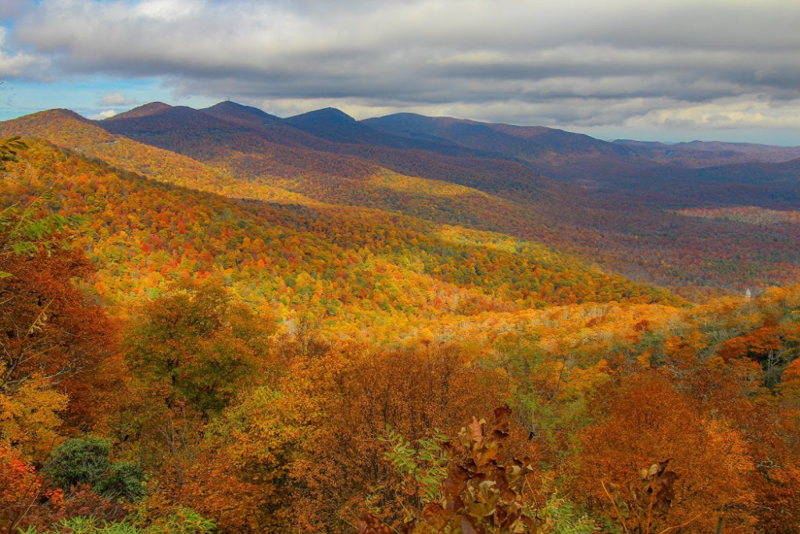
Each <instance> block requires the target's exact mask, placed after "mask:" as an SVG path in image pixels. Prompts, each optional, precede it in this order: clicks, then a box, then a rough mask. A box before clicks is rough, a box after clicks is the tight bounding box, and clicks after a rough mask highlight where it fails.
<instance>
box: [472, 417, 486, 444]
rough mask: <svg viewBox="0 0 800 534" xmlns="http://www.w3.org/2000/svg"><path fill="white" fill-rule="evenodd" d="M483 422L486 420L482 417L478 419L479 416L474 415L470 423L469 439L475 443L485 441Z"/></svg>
mask: <svg viewBox="0 0 800 534" xmlns="http://www.w3.org/2000/svg"><path fill="white" fill-rule="evenodd" d="M483 424H485V421H484V420H483V419H481V420H480V421H478V418H477V417H474V416H473V417H472V423H471V424H470V425H469V427H468V428H469V439H470V441H472V442H473V443H480V442H481V441H483Z"/></svg>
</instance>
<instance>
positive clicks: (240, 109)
mask: <svg viewBox="0 0 800 534" xmlns="http://www.w3.org/2000/svg"><path fill="white" fill-rule="evenodd" d="M200 111H202V112H203V113H206V114H208V115H211V116H213V117H216V118H218V119H225V120H233V121H237V122H250V123H260V124H264V123H273V122H278V121H280V119H279V118H278V117H276V116H275V115H270V114H269V113H267V112H265V111H262V110H260V109H258V108H255V107H252V106H245V105H244V104H239V103H236V102H231V101H230V100H226V101H224V102H220V103H219V104H214V105H213V106H211V107H208V108H205V109H201V110H200Z"/></svg>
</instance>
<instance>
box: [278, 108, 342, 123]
mask: <svg viewBox="0 0 800 534" xmlns="http://www.w3.org/2000/svg"><path fill="white" fill-rule="evenodd" d="M286 121H287V122H288V123H290V124H292V123H295V124H301V123H302V124H319V123H327V122H331V123H338V124H352V123H355V122H356V120H355V119H354V118H353V117H351V116H350V115H348V114H347V113H345V112H344V111H341V110H338V109H336V108H323V109H318V110H315V111H309V112H308V113H303V114H301V115H295V116H294V117H289V118H288V119H286Z"/></svg>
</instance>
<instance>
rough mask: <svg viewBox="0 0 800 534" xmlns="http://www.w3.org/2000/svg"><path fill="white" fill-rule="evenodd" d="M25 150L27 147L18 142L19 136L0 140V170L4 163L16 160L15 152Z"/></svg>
mask: <svg viewBox="0 0 800 534" xmlns="http://www.w3.org/2000/svg"><path fill="white" fill-rule="evenodd" d="M26 148H27V145H26V144H25V143H24V142H23V141H21V140H20V138H19V136H15V137H8V138H6V139H2V140H0V169H2V164H3V163H4V162H6V161H14V160H16V159H17V152H18V151H20V150H25V149H26Z"/></svg>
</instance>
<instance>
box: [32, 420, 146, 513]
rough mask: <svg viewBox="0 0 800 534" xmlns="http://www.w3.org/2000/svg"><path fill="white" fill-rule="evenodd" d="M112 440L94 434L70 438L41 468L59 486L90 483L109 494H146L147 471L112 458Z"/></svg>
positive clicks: (131, 497)
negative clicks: (112, 460)
mask: <svg viewBox="0 0 800 534" xmlns="http://www.w3.org/2000/svg"><path fill="white" fill-rule="evenodd" d="M110 454H111V440H110V439H104V438H98V437H95V436H85V437H82V438H71V439H68V440H66V441H65V442H63V443H61V444H60V445H58V446H57V447H56V448H54V449H53V452H52V454H51V455H50V458H48V460H47V461H46V462H45V464H44V466H43V468H42V472H43V474H44V475H45V476H46V477H47V479H48V480H49V481H50V483H51V484H52V485H54V486H56V487H59V488H61V489H63V490H64V491H69V490H70V488H73V487H77V486H81V485H84V484H88V485H89V486H91V487H92V488H93V489H94V490H95V491H96V492H97V493H100V494H102V495H104V496H106V497H110V498H118V499H125V500H128V501H134V500H136V499H139V498H141V497H142V496H144V494H145V489H146V488H145V485H144V480H145V473H144V470H143V469H142V467H141V466H139V465H136V464H132V463H130V462H111V461H109V455H110Z"/></svg>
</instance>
